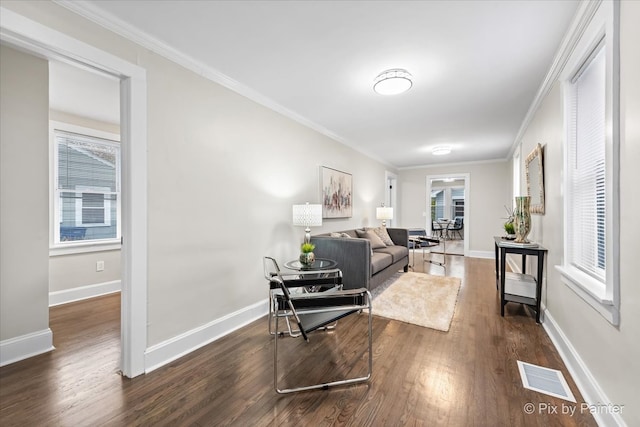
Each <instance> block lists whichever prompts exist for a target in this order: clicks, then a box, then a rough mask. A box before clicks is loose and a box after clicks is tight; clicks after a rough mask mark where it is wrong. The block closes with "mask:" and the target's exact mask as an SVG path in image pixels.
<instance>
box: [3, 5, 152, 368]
mask: <svg viewBox="0 0 640 427" xmlns="http://www.w3.org/2000/svg"><path fill="white" fill-rule="evenodd" d="M0 40H2V42H3V43H6V44H7V45H9V46H12V47H14V48H17V49H19V50H22V51H24V52H27V53H29V54H33V55H35V56H38V57H42V58H45V59H48V60H49V59H55V60H57V61H63V62H66V63H70V64H73V65H77V66H80V67H84V68H89V69H95V70H100V71H102V72H104V73H107V74H111V75H113V76H115V77H117V78H119V79H120V133H121V152H122V164H121V166H122V236H123V241H122V266H121V271H122V273H121V274H122V282H121V283H122V285H121V286H122V292H121V356H120V369H121V371H122V374H123V375H125V376H127V377H130V378H133V377H135V376H138V375H141V374H143V373H145V351H146V347H147V326H146V325H147V80H146V70H145V69H144V68H142V67H139V66H137V65H135V64H132V63H130V62H127V61H125V60H123V59H121V58H119V57H117V56H114V55H112V54H110V53H108V52H105V51H103V50H100V49H97V48H95V47H93V46H90V45H88V44H86V43H84V42H81V41H79V40H77V39H74V38H72V37H69V36H67V35H66V34H63V33H61V32H59V31H56V30H53V29H52V28H49V27H47V26H45V25H42V24H40V23H38V22H36V21H33V20H31V19H28V18H26V17H24V16H22V15H20V14H18V13H16V12H13V11H11V10H9V9H6V8H4V7H0Z"/></svg>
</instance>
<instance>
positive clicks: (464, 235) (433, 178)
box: [425, 173, 470, 256]
mask: <svg viewBox="0 0 640 427" xmlns="http://www.w3.org/2000/svg"><path fill="white" fill-rule="evenodd" d="M426 188H427V191H426V195H425V205H426V209H425V212H426V213H427V214H426V224H425V229H426V230H427V234H429V235H431V236H435V237H441V238H442V239H443V240H445V244H444V245H441V246H440V247H438V248H440V249H436V250H435V251H434V252H437V251H438V250H440V251H441V252H442V253H445V254H446V255H461V256H467V255H468V254H469V222H470V221H469V220H468V213H469V212H470V208H469V206H470V203H469V200H470V197H469V196H470V176H469V174H468V173H457V174H453V173H452V174H442V175H429V176H427V177H426Z"/></svg>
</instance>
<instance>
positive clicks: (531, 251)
mask: <svg viewBox="0 0 640 427" xmlns="http://www.w3.org/2000/svg"><path fill="white" fill-rule="evenodd" d="M493 239H494V241H495V256H496V288H498V289H499V290H500V315H501V316H503V317H504V306H505V305H506V304H507V303H508V302H517V303H521V304H525V305H528V306H529V307H532V308H533V309H534V310H535V311H536V322H537V323H540V297H541V294H542V278H543V275H542V273H543V268H544V255H545V253H546V252H547V249H545V248H543V247H542V246H540V245H535V246H534V245H527V244H518V243H514V242H513V241H509V240H504V239H503V238H502V237H499V236H495V237H494V238H493ZM508 253H512V254H520V255H522V273H511V272H506V271H505V269H506V255H507V254H508ZM527 255H533V256H536V257H537V258H538V268H537V270H538V271H537V274H536V276H535V277H534V276H532V275H530V274H526V272H527Z"/></svg>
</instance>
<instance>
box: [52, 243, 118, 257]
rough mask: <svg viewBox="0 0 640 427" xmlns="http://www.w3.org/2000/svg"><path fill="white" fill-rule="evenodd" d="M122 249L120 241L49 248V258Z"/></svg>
mask: <svg viewBox="0 0 640 427" xmlns="http://www.w3.org/2000/svg"><path fill="white" fill-rule="evenodd" d="M121 248H122V245H121V244H120V241H119V240H111V241H108V242H100V243H97V242H84V243H74V244H72V245H65V246H52V247H51V248H49V256H50V257H54V256H63V255H72V254H84V253H91V252H103V251H119V250H120V249H121Z"/></svg>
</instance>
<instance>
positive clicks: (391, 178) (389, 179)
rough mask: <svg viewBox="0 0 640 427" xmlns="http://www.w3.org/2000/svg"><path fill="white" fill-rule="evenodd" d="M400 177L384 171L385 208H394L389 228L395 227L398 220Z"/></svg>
mask: <svg viewBox="0 0 640 427" xmlns="http://www.w3.org/2000/svg"><path fill="white" fill-rule="evenodd" d="M397 189H398V175H396V174H395V173H393V172H390V171H384V203H385V206H389V207H391V208H393V218H394V219H390V220H389V227H393V226H394V224H395V223H396V222H398V218H399V217H400V211H399V210H398V192H397Z"/></svg>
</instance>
